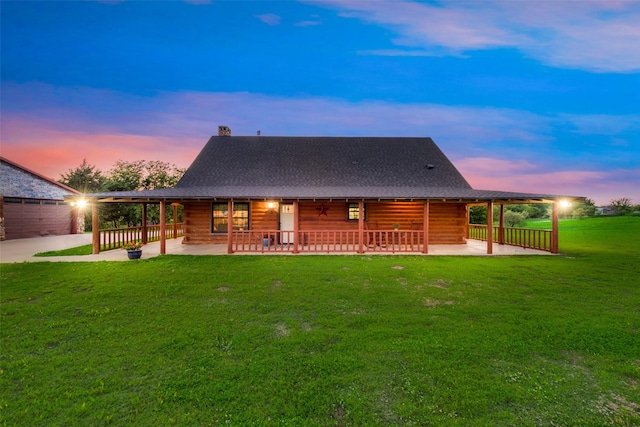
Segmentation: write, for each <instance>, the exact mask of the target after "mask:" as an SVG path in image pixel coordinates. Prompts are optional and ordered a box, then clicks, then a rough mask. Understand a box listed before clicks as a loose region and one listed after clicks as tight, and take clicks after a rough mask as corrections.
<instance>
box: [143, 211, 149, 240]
mask: <svg viewBox="0 0 640 427" xmlns="http://www.w3.org/2000/svg"><path fill="white" fill-rule="evenodd" d="M148 240H149V235H148V233H147V204H146V203H143V204H142V243H144V244H145V245H146V244H147V242H148Z"/></svg>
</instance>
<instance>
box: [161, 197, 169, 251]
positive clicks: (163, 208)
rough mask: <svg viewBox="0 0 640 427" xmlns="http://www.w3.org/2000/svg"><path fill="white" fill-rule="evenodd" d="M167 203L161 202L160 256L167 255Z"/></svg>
mask: <svg viewBox="0 0 640 427" xmlns="http://www.w3.org/2000/svg"><path fill="white" fill-rule="evenodd" d="M166 205H167V202H165V201H164V200H161V201H160V255H164V254H166V253H167V209H166Z"/></svg>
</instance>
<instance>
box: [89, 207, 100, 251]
mask: <svg viewBox="0 0 640 427" xmlns="http://www.w3.org/2000/svg"><path fill="white" fill-rule="evenodd" d="M91 236H92V242H91V243H92V253H94V254H99V253H100V219H99V218H98V203H97V202H95V201H94V202H93V203H92V204H91Z"/></svg>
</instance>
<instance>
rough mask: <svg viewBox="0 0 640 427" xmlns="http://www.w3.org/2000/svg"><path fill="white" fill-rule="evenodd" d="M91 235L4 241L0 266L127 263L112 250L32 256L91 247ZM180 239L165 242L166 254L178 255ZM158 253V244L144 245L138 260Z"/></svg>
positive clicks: (123, 256)
mask: <svg viewBox="0 0 640 427" xmlns="http://www.w3.org/2000/svg"><path fill="white" fill-rule="evenodd" d="M91 239H92V237H91V234H67V235H64V236H46V237H33V238H30V239H17V240H5V241H3V242H0V263H3V264H4V263H14V262H47V261H48V262H52V261H54V262H55V261H128V258H127V254H126V252H125V251H122V250H120V249H115V250H111V251H104V252H101V253H99V254H97V255H78V256H61V257H34V256H33V255H35V254H37V253H39V252H47V251H58V250H61V249H69V248H75V247H78V246H83V245H89V244H91ZM181 242H182V239H173V240H167V253H172V252H177V253H180V249H182V248H181V246H182V245H181ZM159 254H160V243H159V242H154V243H150V244H148V245H146V246H145V247H144V249H143V251H142V258H151V257H154V256H157V255H159Z"/></svg>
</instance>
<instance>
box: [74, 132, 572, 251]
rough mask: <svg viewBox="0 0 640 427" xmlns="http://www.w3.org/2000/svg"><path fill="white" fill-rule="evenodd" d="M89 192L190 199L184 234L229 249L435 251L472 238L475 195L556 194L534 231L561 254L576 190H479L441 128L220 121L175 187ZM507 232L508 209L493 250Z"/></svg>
mask: <svg viewBox="0 0 640 427" xmlns="http://www.w3.org/2000/svg"><path fill="white" fill-rule="evenodd" d="M86 197H88V198H89V199H91V200H92V201H93V202H94V206H96V204H99V203H107V202H118V203H142V204H147V203H159V204H160V205H161V207H162V208H161V209H160V210H161V213H162V212H164V207H165V206H166V204H167V203H170V204H174V205H175V204H180V205H182V206H183V218H184V222H183V224H182V226H183V244H186V245H196V244H224V245H227V249H228V253H234V252H274V253H280V252H290V253H294V254H296V253H303V252H307V253H308V252H340V253H349V252H350V253H367V252H376V251H377V252H389V253H423V254H427V253H428V251H429V245H436V244H437V245H465V244H467V240H468V238H469V236H470V232H471V230H470V225H469V223H468V222H469V221H468V219H469V207H470V206H472V205H485V206H486V207H487V209H488V212H493V205H494V204H498V205H500V206H501V207H503V206H504V205H505V204H514V203H553V206H554V209H553V212H554V215H553V217H554V221H553V230H550V231H549V232H548V233H547V234H540V233H537V234H536V235H535V236H534V237H533V239H534V240H535V239H538V240H540V242H538V243H537V244H536V245H535V246H536V247H537V246H541V247H542V249H543V250H548V251H550V252H553V253H557V204H558V201H559V200H560V199H561V198H565V197H566V196H556V195H549V194H529V193H514V192H501V191H486V190H475V189H473V188H472V187H471V185H469V183H468V182H467V181H466V180H465V179H464V177H463V176H462V175H461V174H460V172H458V170H457V169H456V168H455V166H454V165H453V164H452V163H451V162H450V161H449V159H448V158H447V157H446V156H445V155H444V153H443V152H442V151H441V150H440V148H438V146H437V145H436V144H435V143H434V141H433V140H432V139H431V138H418V137H276V136H259V135H258V136H231V132H230V130H229V128H227V127H224V126H221V127H219V132H218V136H213V137H211V138H210V139H209V141H208V142H207V144H206V145H205V147H204V148H203V149H202V151H201V152H200V154H199V155H198V156H197V157H196V159H195V160H194V162H193V164H192V165H191V166H190V167H189V168H188V170H187V171H186V173H185V174H184V176H183V177H182V179H181V180H180V181H179V182H178V184H177V185H176V186H175V187H174V188H171V189H163V190H150V191H130V192H111V193H99V194H91V195H86ZM95 212H96V209H95V208H94V216H93V217H94V227H93V229H94V230H97V229H98V224H97V222H96V221H97V214H96V213H95ZM501 212H502V209H501ZM488 217H489V218H492V215H488ZM501 218H502V215H501ZM163 222H164V221H163V219H162V218H161V227H163V228H164V225H163ZM477 232H478V230H475V233H476V234H477ZM504 232H505V229H504V227H503V226H502V220H501V221H500V226H499V227H497V233H496V232H495V231H494V227H493V225H492V221H488V222H487V224H486V226H484V228H483V229H482V230H481V233H483V234H482V236H483V239H484V240H485V241H486V242H487V253H492V243H493V241H494V240H495V241H496V242H498V243H504ZM96 236H97V231H94V252H95V253H97V251H99V240H98V239H99V238H98V237H96ZM160 236H161V239H160V240H161V253H164V248H165V246H164V237H163V236H164V235H163V232H162V231H161V232H160ZM496 236H499V237H496ZM474 237H475V238H478V236H475V235H474ZM500 239H502V240H500ZM518 239H519V240H521V239H522V238H521V237H520V238H518ZM507 244H508V242H507ZM531 247H533V246H531Z"/></svg>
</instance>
